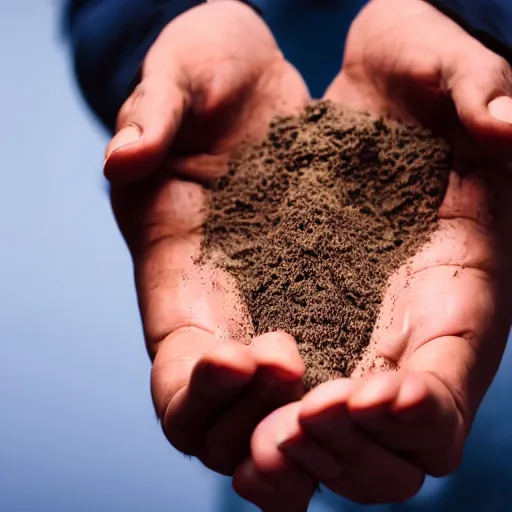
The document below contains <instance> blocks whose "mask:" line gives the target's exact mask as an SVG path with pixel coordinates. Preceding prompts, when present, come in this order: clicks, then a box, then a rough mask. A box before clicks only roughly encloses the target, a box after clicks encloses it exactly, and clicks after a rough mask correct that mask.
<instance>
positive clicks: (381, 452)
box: [286, 379, 424, 503]
mask: <svg viewBox="0 0 512 512" xmlns="http://www.w3.org/2000/svg"><path fill="white" fill-rule="evenodd" d="M360 386H361V383H360V382H358V381H352V380H349V379H341V380H337V381H332V382H328V383H325V384H322V385H321V386H318V387H317V388H315V389H313V390H312V391H311V392H310V393H309V394H308V395H306V396H305V397H304V398H303V400H302V408H301V411H300V416H299V423H300V425H301V426H302V428H303V429H304V431H305V433H306V434H307V435H308V436H310V437H311V439H313V440H314V441H315V442H316V443H317V444H318V445H319V446H320V447H322V448H323V449H324V450H328V451H329V452H330V453H331V454H332V455H333V456H334V457H335V459H336V460H337V461H338V463H339V464H340V467H341V468H342V470H343V472H342V474H341V475H340V476H338V477H335V478H333V479H331V480H328V481H324V483H325V485H327V486H328V487H329V488H330V489H332V490H333V491H334V492H336V493H337V494H342V495H345V496H346V497H348V498H349V499H355V500H357V501H359V502H364V503H385V502H400V501H405V500H407V499H409V498H411V497H412V496H414V495H415V494H416V493H417V492H418V491H419V490H420V488H421V486H422V484H423V480H424V473H423V471H421V470H420V469H419V468H417V467H415V466H414V465H412V464H411V463H409V462H408V461H406V460H404V459H403V458H401V457H399V456H397V455H396V454H394V453H393V452H392V451H389V450H387V449H385V448H383V447H381V446H380V445H379V444H377V443H375V442H374V441H372V440H371V439H370V438H368V437H367V436H365V435H364V434H363V433H362V432H361V431H360V430H359V429H358V427H357V425H356V424H355V422H354V421H353V419H352V418H351V416H350V406H349V402H350V400H351V397H352V395H353V394H354V393H355V392H357V390H358V388H359V387H360ZM395 391H396V388H395V389H393V390H391V394H392V393H393V392H395ZM292 449H293V448H292ZM286 451H287V453H289V454H290V455H291V454H292V452H291V451H290V446H288V448H287V449H286ZM303 463H304V464H308V465H310V463H309V462H308V460H307V459H306V461H304V462H303Z"/></svg>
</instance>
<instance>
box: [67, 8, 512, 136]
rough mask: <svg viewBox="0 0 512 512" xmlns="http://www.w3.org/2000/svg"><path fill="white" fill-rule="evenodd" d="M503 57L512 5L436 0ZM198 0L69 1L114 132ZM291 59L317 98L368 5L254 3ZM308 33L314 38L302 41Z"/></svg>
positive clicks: (94, 87) (88, 72)
mask: <svg viewBox="0 0 512 512" xmlns="http://www.w3.org/2000/svg"><path fill="white" fill-rule="evenodd" d="M429 1H430V3H432V4H434V5H435V6H436V7H438V8H440V9H441V10H443V11H444V12H446V13H447V14H449V15H450V16H452V17H454V18H455V19H456V21H458V22H459V23H461V24H462V25H463V26H464V27H465V28H466V29H467V30H468V31H470V32H472V33H474V34H475V35H476V36H477V37H479V38H480V39H483V40H484V42H485V43H486V44H488V46H490V47H492V49H493V50H495V51H498V52H499V53H502V54H505V53H506V52H508V51H509V50H511V51H512V0H429ZM201 3H203V2H201V1H197V0H130V1H126V0H67V6H66V11H65V12H66V16H65V18H66V27H67V34H68V35H69V39H70V42H71V46H72V52H73V61H74V67H75V72H76V77H77V80H78V83H79V85H80V87H81V90H82V92H83V94H84V96H85V98H86V100H87V102H88V104H89V106H90V107H91V109H92V110H93V111H94V112H95V114H96V115H97V117H98V118H99V119H100V120H101V121H102V122H103V124H104V125H105V126H106V127H107V128H108V129H109V130H110V131H112V130H113V129H114V125H115V119H116V116H117V112H118V111H119V108H120V107H121V105H122V104H123V102H124V101H125V100H126V98H127V97H128V96H129V95H130V93H131V91H132V90H133V88H134V86H135V85H136V83H137V81H138V76H139V70H140V65H141V63H142V61H143V59H144V56H145V55H146V53H147V51H148V49H149V48H150V47H151V45H152V43H153V42H154V40H155V39H156V37H157V36H158V34H159V33H160V31H161V30H162V29H163V28H164V27H165V26H166V25H167V23H169V22H170V21H171V20H172V19H173V18H174V17H176V16H177V15H179V14H181V13H182V12H184V11H186V10H188V9H189V8H191V7H194V6H196V5H199V4H201ZM253 3H255V4H257V5H259V6H260V7H261V8H262V10H263V13H264V17H265V20H266V21H267V23H268V24H269V26H270V28H271V29H272V31H273V32H274V34H275V36H276V38H277V41H278V43H279V45H280V47H281V49H282V50H283V52H284V54H285V55H286V57H287V58H288V59H289V60H290V61H291V62H292V63H293V64H294V65H295V66H296V67H297V68H298V69H299V71H300V72H301V73H302V74H303V76H304V78H305V80H306V82H307V83H308V85H309V87H310V90H311V93H312V95H313V96H314V97H319V96H321V95H322V93H323V90H324V89H325V87H326V86H327V85H328V84H329V82H330V80H331V79H332V78H334V76H335V75H336V74H337V72H338V70H339V68H340V65H341V59H342V55H343V45H344V40H345V37H346V34H347V31H348V28H349V26H350V23H351V21H352V20H353V19H354V17H355V16H356V14H357V12H358V11H359V9H360V8H361V7H362V6H363V5H364V4H365V3H366V0H322V1H320V0H255V1H254V2H253ZM304 34H308V37H307V40H306V38H304V37H303V35H304Z"/></svg>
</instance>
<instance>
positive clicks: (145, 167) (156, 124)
mask: <svg viewBox="0 0 512 512" xmlns="http://www.w3.org/2000/svg"><path fill="white" fill-rule="evenodd" d="M179 83H180V82H179V80H178V78H177V77H174V76H172V74H164V73H161V74H158V73H153V75H150V76H146V77H144V78H143V80H142V82H141V83H140V84H139V85H138V86H137V87H136V89H135V90H134V92H133V93H132V94H131V96H130V97H129V98H128V100H127V101H126V102H125V104H124V105H123V106H122V108H121V110H120V112H119V116H118V122H117V126H118V128H117V133H116V134H115V135H114V137H113V138H112V140H111V141H110V143H109V145H108V147H107V150H106V153H105V162H104V173H105V176H106V177H107V178H108V179H109V180H110V181H112V182H114V183H129V182H134V181H137V180H140V179H141V178H144V177H146V176H148V175H149V174H151V173H152V172H153V171H154V170H155V169H156V168H157V167H158V166H159V165H160V164H161V163H162V162H163V160H164V158H165V156H166V155H167V153H168V151H169V148H170V146H171V144H172V141H173V140H174V137H175V135H176V132H177V130H178V128H179V126H180V123H181V120H182V119H183V116H184V112H185V110H186V108H187V104H188V99H187V95H186V94H185V93H184V90H183V89H182V88H181V87H180V86H179V85H178V84H179Z"/></svg>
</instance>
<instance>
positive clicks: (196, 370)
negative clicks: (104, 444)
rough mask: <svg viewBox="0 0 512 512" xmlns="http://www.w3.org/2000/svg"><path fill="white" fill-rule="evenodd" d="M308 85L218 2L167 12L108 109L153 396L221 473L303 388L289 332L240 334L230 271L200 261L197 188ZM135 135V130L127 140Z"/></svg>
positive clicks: (163, 416) (270, 43) (296, 106)
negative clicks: (115, 109) (139, 68)
mask: <svg viewBox="0 0 512 512" xmlns="http://www.w3.org/2000/svg"><path fill="white" fill-rule="evenodd" d="M307 100H308V92H307V89H306V87H305V85H304V83H303V81H302V79H301V78H300V76H299V75H298V73H297V72H296V71H295V70H294V68H293V67H292V66H291V65H290V64H289V63H288V62H286V61H285V60H284V59H283V57H282V55H281V53H280V52H279V50H278V48H277V46H276V43H275V41H274V39H273V38H272V35H271V34H270V32H269V30H268V29H267V27H266V26H265V24H264V23H263V22H262V20H261V19H260V18H259V16H257V15H256V14H255V13H254V12H253V11H252V10H251V9H250V8H249V7H247V6H245V5H243V4H242V3H239V2H234V1H228V0H226V1H223V2H215V3H212V4H207V5H203V6H201V7H198V8H195V9H192V10H190V11H189V12H187V13H185V14H184V15H182V16H180V17H179V18H177V19H176V20H174V21H173V22H171V23H170V24H169V25H168V26H167V27H166V28H165V30H164V31H163V32H162V34H161V35H160V37H159V39H158V40H157V41H156V42H155V44H154V46H153V47H152V49H151V50H150V52H149V54H148V56H147V58H146V60H145V62H144V66H143V73H142V81H141V83H140V84H139V86H138V87H137V89H136V90H135V92H134V93H133V95H132V96H131V98H129V99H128V101H127V102H126V104H125V105H124V106H123V108H122V109H121V112H120V114H119V123H118V126H119V131H118V133H117V134H116V135H115V136H114V138H113V139H112V141H111V143H110V145H109V147H108V149H107V160H106V164H105V173H106V175H107V177H108V178H109V179H110V181H111V182H112V189H111V190H112V205H113V208H114V212H115V215H116V218H117V221H118V224H119V226H120V229H121V232H122V233H123V235H124V237H125V239H126V241H127V244H128V247H129V249H130V251H131V254H132V257H133V262H134V267H135V278H136V286H137V293H138V299H139V305H140V310H141V315H142V321H143V325H144V333H145V337H146V341H147V347H148V351H149V354H150V356H151V358H152V359H153V361H154V364H153V370H152V394H153V399H154V404H155V408H156V412H157V415H158V418H159V419H160V420H161V424H162V427H163V430H164V432H165V434H166V436H167V438H168V439H169V441H170V442H171V443H172V444H173V445H174V446H175V447H176V448H177V449H178V450H181V451H182V452H184V453H186V454H189V455H193V456H196V457H198V458H199V459H200V460H201V461H202V462H203V463H205V464H206V465H207V466H208V467H210V468H212V469H214V470H216V471H219V472H221V473H225V474H231V473H232V472H233V471H234V469H235V467H236V466H237V464H238V463H239V462H240V461H241V460H242V459H243V458H244V457H246V456H247V455H248V454H249V439H250V436H251V434H252V431H253V429H254V427H255V426H256V425H257V424H258V422H259V421H260V420H261V419H263V418H264V417H265V416H266V415H267V414H268V413H269V412H271V411H272V410H274V409H275V408H277V407H279V406H281V405H283V404H286V403H288V402H290V401H293V400H297V399H298V398H300V397H301V396H302V376H303V372H304V368H303V363H302V361H301V359H300V356H299V353H298V351H297V347H296V344H295V342H294V341H293V340H292V339H291V338H290V337H289V336H287V335H286V334H284V333H273V334H269V335H266V336H261V337H259V338H256V339H254V340H253V342H252V343H251V344H250V345H247V344H244V342H246V341H247V339H248V337H249V335H250V334H251V333H250V326H248V325H247V319H246V315H245V310H244V309H243V308H242V307H241V306H239V304H240V300H239V297H238V295H237V291H236V287H235V286H234V284H233V282H232V280H231V279H230V278H229V277H228V276H227V275H226V274H225V273H224V272H221V271H220V270H218V269H216V268H214V267H213V266H211V265H198V264H197V263H196V262H195V259H196V258H197V257H198V256H199V249H200V242H201V234H200V231H201V229H200V228H201V225H202V223H203V220H204V219H203V214H204V213H203V210H204V202H203V200H204V197H203V187H202V186H201V185H200V184H199V183H198V182H206V181H208V180H209V179H211V178H212V177H214V176H217V175H218V174H220V173H222V172H225V170H226V168H225V162H226V160H227V158H228V156H229V153H230V151H231V150H232V149H234V148H235V147H236V146H237V145H238V144H239V143H240V142H241V141H242V140H244V139H255V138H258V137H260V136H262V135H264V134H265V132H266V130H267V128H268V123H269V121H270V119H271V118H272V117H273V116H274V115H276V114H278V113H283V114H290V113H293V112H295V111H296V110H300V109H302V108H303V106H304V104H305V102H306V101H307ZM133 136H136V140H132V138H133Z"/></svg>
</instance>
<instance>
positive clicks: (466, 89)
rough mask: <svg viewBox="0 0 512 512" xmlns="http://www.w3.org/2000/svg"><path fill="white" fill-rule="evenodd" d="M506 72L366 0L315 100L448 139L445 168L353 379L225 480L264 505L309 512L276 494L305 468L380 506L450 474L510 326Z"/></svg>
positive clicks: (455, 39) (261, 441) (264, 429)
mask: <svg viewBox="0 0 512 512" xmlns="http://www.w3.org/2000/svg"><path fill="white" fill-rule="evenodd" d="M511 76H512V74H511V71H510V68H509V66H508V64H507V63H506V62H505V61H503V60H502V59H501V58H500V57H498V56H497V55H495V54H493V53H491V52H490V51H489V50H487V49H486V48H485V47H483V46H482V45H480V43H478V42H477V41H475V40H474V39H472V38H471V37H470V36H469V35H468V34H466V33H465V32H463V31H462V30H461V29H460V28H459V27H458V26H457V25H456V24H454V23H453V22H452V21H451V20H449V19H447V18H446V17H444V16H443V15H442V14H440V13H439V12H437V11H436V10H435V9H433V8H432V7H431V6H429V5H428V4H426V3H425V2H423V1H422V0H374V1H373V2H371V3H370V4H369V6H368V7H367V8H366V9H365V10H364V11H363V12H362V13H361V15H360V17H359V18H358V19H357V20H356V21H355V22H354V24H353V27H352V29H351V33H350V36H349V39H348V42H347V49H346V56H345V67H344V69H343V70H342V72H341V74H340V75H339V76H338V77H337V79H336V80H335V81H334V82H333V84H332V86H331V87H330V88H329V90H328V92H327V95H326V97H327V98H328V99H331V100H333V101H337V102H340V103H343V104H345V105H346V106H348V107H350V108H355V109H357V110H365V111H370V112H372V113H374V114H375V115H387V116H392V117H395V118H398V119H401V120H402V121H406V122H414V123H422V124H427V125H428V126H430V127H431V128H433V129H435V130H437V131H438V132H440V133H442V134H443V135H445V136H447V137H449V138H450V140H451V141H452V143H453V144H454V148H455V151H456V161H455V166H456V168H457V170H458V172H453V173H452V174H451V176H450V182H449V186H448V190H447V193H446V196H445V199H444V202H443V204H442V206H441V208H440V211H439V217H440V220H439V226H438V229H437V231H436V233H435V234H434V235H433V237H432V239H431V240H430V241H429V243H427V244H426V245H425V246H424V247H423V248H422V249H421V250H420V251H419V252H418V254H416V256H415V257H413V258H412V259H411V260H410V261H408V262H407V263H406V264H405V265H404V266H403V267H402V268H401V269H400V270H399V271H398V272H396V273H395V274H394V275H393V276H392V277H391V279H390V282H389V288H388V289H387V292H386V294H385V297H384V300H383V305H382V310H381V312H380V315H379V319H378V322H377V325H376V328H375V331H374V336H373V338H372V342H371V344H370V346H369V348H368V351H367V352H366V354H365V356H364V358H363V360H362V361H361V363H360V364H359V366H358V368H357V369H356V371H355V372H354V373H353V375H352V376H351V378H350V379H339V380H335V381H331V382H328V383H325V384H323V385H321V386H319V387H317V388H315V389H313V390H312V391H311V392H309V393H308V394H307V395H306V396H305V397H304V398H303V399H302V400H301V401H298V402H296V403H293V404H289V405H286V406H284V407H282V408H281V409H279V410H278V411H275V412H274V413H272V414H271V415H270V416H269V417H268V418H266V419H265V420H264V421H263V422H262V423H261V424H260V425H259V426H258V427H257V429H256V431H255V433H254V435H253V438H252V443H251V446H252V452H251V458H249V459H247V460H246V461H245V462H244V464H243V465H241V466H240V469H239V470H238V471H237V473H236V475H235V487H236V488H237V489H238V491H239V493H240V494H241V495H242V496H245V497H247V498H248V499H250V500H251V501H253V502H255V503H256V504H258V505H259V506H260V507H261V508H262V509H263V510H265V511H271V510H283V511H285V510H290V511H291V510H306V509H307V506H308V502H309V499H310V498H311V494H309V495H308V494H307V493H302V496H301V500H302V501H301V502H300V503H295V504H294V505H293V507H291V508H287V506H286V500H285V499H284V498H283V497H286V495H287V492H288V491H287V489H289V488H298V487H299V486H302V487H301V488H304V486H303V483H302V482H303V481H304V478H305V475H309V476H310V477H312V478H316V479H318V480H319V481H321V482H322V483H323V484H325V485H326V486H327V487H329V488H330V489H331V490H333V491H334V492H335V493H337V494H339V495H341V496H343V497H345V498H348V499H350V500H353V501H357V502H360V503H389V502H399V501H404V500H407V499H409V498H411V497H412V496H414V495H415V494H416V493H417V492H418V491H419V489H420V488H421V486H422V483H423V480H424V477H425V475H426V474H428V475H433V476H443V475H447V474H449V473H451V472H453V471H454V470H455V469H456V468H457V467H458V465H459V463H460V461H461V457H462V453H463V447H464V442H465V440H466V437H467V435H468V433H469V431H470V429H471V425H472V422H473V420H474V417H475V414H476V413H477V410H478V407H479V404H480V402H481V400H482V399H483V397H484V395H485V393H486V391H487V389H488V387H489V385H490V383H491V381H492V379H493V377H494V375H495V373H496V371H497V369H498V366H499V363H500V360H501V357H502V354H503V351H504V348H505V343H506V339H507V336H508V332H509V328H510V323H511V307H510V301H511V299H512V297H511V293H512V291H511V290H512V288H511V284H512V282H511V281H512V268H511V261H512V259H511V256H512V253H511V247H510V242H509V238H510V232H511V230H512V215H511V205H510V203H511V202H510V197H511V193H512V188H511V177H510V174H509V171H508V168H507V166H506V157H507V149H508V150H510V148H511V147H512V145H511V143H512V125H511V124H509V123H508V122H507V121H506V120H507V119H511V120H512V118H511V117H509V116H510V113H511V112H510V103H512V100H511V86H510V84H511V83H512V80H511ZM507 145H508V147H507ZM490 149H492V152H491V151H489V150H490ZM283 482H286V485H285V484H284V483H283Z"/></svg>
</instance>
